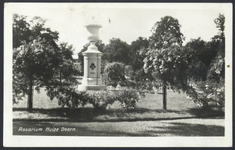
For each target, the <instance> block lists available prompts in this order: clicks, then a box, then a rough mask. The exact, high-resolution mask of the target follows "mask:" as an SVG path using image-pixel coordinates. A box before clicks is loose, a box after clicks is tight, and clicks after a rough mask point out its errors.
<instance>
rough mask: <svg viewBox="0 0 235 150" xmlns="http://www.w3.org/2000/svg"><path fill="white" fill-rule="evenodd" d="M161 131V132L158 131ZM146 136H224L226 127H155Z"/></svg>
mask: <svg viewBox="0 0 235 150" xmlns="http://www.w3.org/2000/svg"><path fill="white" fill-rule="evenodd" d="M158 130H159V131H158ZM145 134H149V135H151V134H157V135H160V136H164V135H173V136H224V127H222V126H216V125H202V124H189V123H171V126H168V127H167V129H166V127H159V126H158V127H155V128H154V129H152V130H149V131H146V132H145Z"/></svg>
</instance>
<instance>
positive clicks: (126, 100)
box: [89, 90, 140, 110]
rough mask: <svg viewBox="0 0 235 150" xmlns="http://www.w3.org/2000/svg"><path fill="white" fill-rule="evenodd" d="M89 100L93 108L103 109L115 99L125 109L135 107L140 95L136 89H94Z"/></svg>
mask: <svg viewBox="0 0 235 150" xmlns="http://www.w3.org/2000/svg"><path fill="white" fill-rule="evenodd" d="M90 97H91V99H90V102H89V103H91V104H92V105H93V107H94V108H96V109H103V110H105V109H106V108H107V106H108V105H112V104H113V103H114V102H115V101H118V102H120V104H121V106H122V107H123V108H125V109H135V107H136V103H137V101H138V100H139V99H140V96H139V94H138V92H137V91H136V90H120V91H119V90H116V91H96V92H94V93H93V94H92V95H91V96H90Z"/></svg>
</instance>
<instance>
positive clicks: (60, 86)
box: [60, 69, 62, 88]
mask: <svg viewBox="0 0 235 150" xmlns="http://www.w3.org/2000/svg"><path fill="white" fill-rule="evenodd" d="M61 70H62V69H60V88H61V72H62V71H61Z"/></svg>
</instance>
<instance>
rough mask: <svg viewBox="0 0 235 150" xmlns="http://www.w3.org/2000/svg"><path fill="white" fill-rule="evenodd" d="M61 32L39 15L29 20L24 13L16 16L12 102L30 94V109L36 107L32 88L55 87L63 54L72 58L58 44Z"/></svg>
mask: <svg viewBox="0 0 235 150" xmlns="http://www.w3.org/2000/svg"><path fill="white" fill-rule="evenodd" d="M26 31H27V32H26ZM58 34H59V33H58V32H56V31H52V30H51V29H50V28H46V27H45V20H43V19H42V18H40V17H34V18H33V19H32V20H31V21H30V22H27V21H26V17H25V16H19V15H17V14H14V15H13V48H14V49H13V102H16V100H17V99H18V100H19V99H21V98H22V97H23V96H25V95H28V110H29V111H31V110H32V109H33V89H34V88H33V87H35V89H36V90H37V91H39V90H40V87H42V86H46V89H47V90H48V89H55V88H53V87H52V86H53V85H57V82H58V81H57V80H56V79H55V78H54V76H55V74H56V70H57V68H58V66H59V65H60V64H61V62H62V57H61V56H63V57H64V58H66V57H71V56H68V55H70V54H63V53H64V52H63V53H62V52H61V50H62V47H61V48H59V47H58V45H57V41H58V38H59V36H58ZM16 37H17V38H16ZM20 45H21V46H20Z"/></svg>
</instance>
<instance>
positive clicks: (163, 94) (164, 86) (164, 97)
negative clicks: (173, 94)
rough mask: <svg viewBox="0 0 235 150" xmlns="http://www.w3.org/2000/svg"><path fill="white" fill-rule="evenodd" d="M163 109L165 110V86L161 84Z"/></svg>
mask: <svg viewBox="0 0 235 150" xmlns="http://www.w3.org/2000/svg"><path fill="white" fill-rule="evenodd" d="M162 90H163V109H164V110H166V86H165V85H163V89H162Z"/></svg>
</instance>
